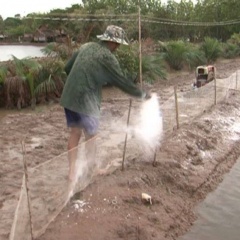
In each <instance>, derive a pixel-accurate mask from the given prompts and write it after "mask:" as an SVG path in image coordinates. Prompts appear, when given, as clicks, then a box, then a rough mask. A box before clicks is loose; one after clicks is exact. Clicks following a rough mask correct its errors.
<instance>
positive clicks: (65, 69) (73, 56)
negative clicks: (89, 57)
mask: <svg viewBox="0 0 240 240" xmlns="http://www.w3.org/2000/svg"><path fill="white" fill-rule="evenodd" d="M77 55H78V51H77V52H74V53H73V55H72V57H71V58H70V59H69V60H68V62H67V63H66V65H65V67H64V71H65V72H66V74H67V75H69V73H70V72H71V69H72V66H73V64H74V62H75V60H76V58H77Z"/></svg>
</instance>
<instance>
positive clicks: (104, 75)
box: [60, 42, 144, 118]
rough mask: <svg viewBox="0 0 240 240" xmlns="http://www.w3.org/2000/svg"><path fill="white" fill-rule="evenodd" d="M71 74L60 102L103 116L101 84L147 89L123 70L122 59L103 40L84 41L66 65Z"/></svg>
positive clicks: (132, 91)
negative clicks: (131, 79)
mask: <svg viewBox="0 0 240 240" xmlns="http://www.w3.org/2000/svg"><path fill="white" fill-rule="evenodd" d="M65 71H66V73H67V74H68V77H67V80H66V83H65V86H64V89H63V93H62V96H61V99H60V104H61V106H63V107H65V108H68V109H70V110H72V111H74V112H78V113H83V114H86V115H89V116H93V117H97V118H98V117H99V116H100V105H101V92H102V86H103V85H105V84H106V83H110V84H111V85H113V86H116V87H118V88H120V89H121V90H122V91H124V92H126V93H128V94H130V95H132V96H135V97H143V95H144V92H143V91H141V90H140V89H139V88H137V86H136V85H135V84H134V83H133V82H132V81H130V80H128V79H126V78H125V76H124V75H123V73H122V70H121V68H120V65H119V62H118V60H117V59H116V57H115V56H114V54H112V53H111V51H110V50H109V49H108V48H107V46H106V43H104V42H96V43H95V42H90V43H86V44H84V45H82V46H81V47H80V49H79V51H78V52H76V53H75V54H74V55H73V56H72V58H71V59H70V60H69V61H68V63H67V64H66V66H65Z"/></svg>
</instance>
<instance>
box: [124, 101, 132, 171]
mask: <svg viewBox="0 0 240 240" xmlns="http://www.w3.org/2000/svg"><path fill="white" fill-rule="evenodd" d="M131 108H132V99H131V98H130V101H129V109H128V118H127V127H128V125H129V120H130V113H131ZM127 139H128V133H127V132H126V136H125V142H124V149H123V160H122V171H123V170H124V162H125V155H126V147H127Z"/></svg>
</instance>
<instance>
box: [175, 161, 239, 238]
mask: <svg viewBox="0 0 240 240" xmlns="http://www.w3.org/2000/svg"><path fill="white" fill-rule="evenodd" d="M198 213H199V215H200V216H199V219H198V220H197V221H196V223H195V224H194V225H193V227H192V229H191V230H190V232H188V233H187V234H186V235H185V236H183V237H181V238H179V240H239V239H240V158H239V159H238V162H237V163H236V164H235V166H234V167H233V168H232V169H231V171H230V173H228V174H227V175H226V176H225V178H224V181H223V182H222V183H221V184H220V185H219V187H218V188H217V189H216V190H215V191H214V192H212V193H211V194H209V195H208V196H207V198H206V199H205V201H204V202H203V203H202V204H200V206H199V208H198Z"/></svg>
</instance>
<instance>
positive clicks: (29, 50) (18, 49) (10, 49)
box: [0, 45, 44, 61]
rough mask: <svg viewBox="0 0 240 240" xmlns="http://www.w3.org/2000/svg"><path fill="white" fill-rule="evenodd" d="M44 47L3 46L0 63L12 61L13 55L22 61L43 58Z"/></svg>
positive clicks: (0, 48)
mask: <svg viewBox="0 0 240 240" xmlns="http://www.w3.org/2000/svg"><path fill="white" fill-rule="evenodd" d="M42 48H43V47H40V46H20V45H1V46H0V61H8V60H11V59H12V55H14V56H15V57H17V58H19V59H22V58H26V57H42V56H44V55H43V53H42V52H41V49H42Z"/></svg>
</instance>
